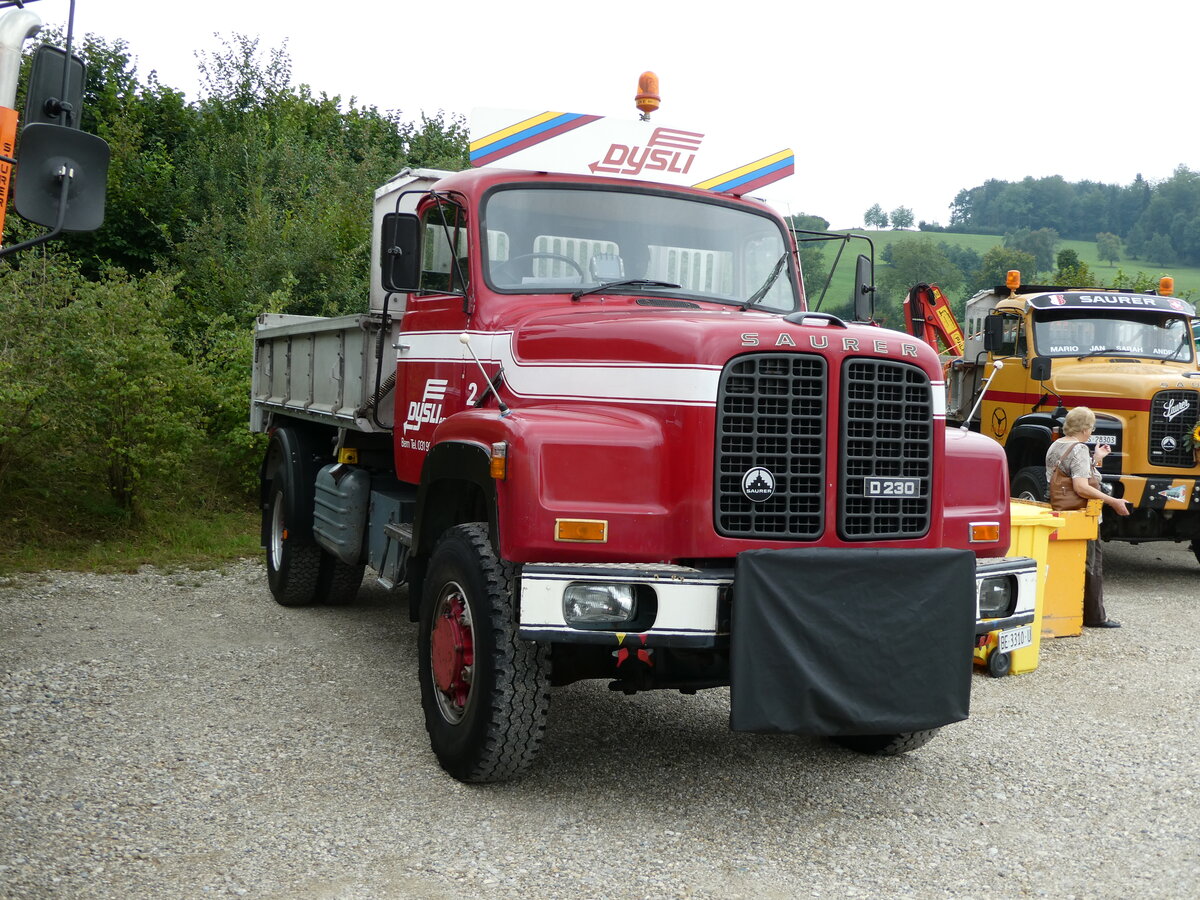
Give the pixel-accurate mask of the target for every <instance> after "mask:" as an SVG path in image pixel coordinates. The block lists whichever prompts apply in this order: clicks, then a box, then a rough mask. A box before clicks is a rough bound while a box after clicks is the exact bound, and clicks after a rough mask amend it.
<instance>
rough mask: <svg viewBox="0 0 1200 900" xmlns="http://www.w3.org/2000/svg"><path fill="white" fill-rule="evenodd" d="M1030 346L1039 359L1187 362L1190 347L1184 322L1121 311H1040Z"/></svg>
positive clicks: (1142, 312)
mask: <svg viewBox="0 0 1200 900" xmlns="http://www.w3.org/2000/svg"><path fill="white" fill-rule="evenodd" d="M1033 338H1034V345H1035V348H1036V350H1037V353H1038V355H1040V356H1071V357H1079V356H1087V355H1090V354H1095V355H1097V356H1136V357H1148V358H1150V359H1158V360H1168V359H1169V360H1173V361H1177V362H1191V361H1192V359H1193V347H1192V340H1191V334H1190V333H1189V331H1188V327H1187V319H1186V318H1185V317H1183V316H1174V315H1164V314H1163V313H1159V312H1150V311H1135V310H1125V311H1122V312H1120V313H1108V314H1105V315H1094V314H1091V311H1090V310H1089V311H1087V312H1077V311H1074V310H1064V311H1062V312H1041V313H1039V314H1038V316H1037V318H1036V319H1035V320H1034V326H1033Z"/></svg>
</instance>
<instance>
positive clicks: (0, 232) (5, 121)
mask: <svg viewBox="0 0 1200 900" xmlns="http://www.w3.org/2000/svg"><path fill="white" fill-rule="evenodd" d="M16 140H17V111H16V110H15V109H9V108H8V107H7V106H0V154H3V155H4V156H7V157H10V158H11V157H12V155H13V150H14V149H15V145H16ZM11 183H12V165H11V164H10V163H6V162H0V244H3V243H4V213H5V211H6V210H7V209H8V189H9V185H10V184H11Z"/></svg>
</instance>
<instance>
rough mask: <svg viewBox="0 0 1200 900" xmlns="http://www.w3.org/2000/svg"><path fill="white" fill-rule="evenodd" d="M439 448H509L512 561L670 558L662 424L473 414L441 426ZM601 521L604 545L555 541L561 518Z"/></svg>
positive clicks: (505, 519) (499, 495) (503, 488)
mask: <svg viewBox="0 0 1200 900" xmlns="http://www.w3.org/2000/svg"><path fill="white" fill-rule="evenodd" d="M435 441H437V442H439V443H440V442H442V441H460V442H471V443H474V444H476V445H477V446H480V447H489V448H490V446H491V444H492V443H496V442H500V441H503V442H505V443H506V444H507V474H506V476H505V478H504V479H503V480H501V481H497V482H495V488H496V510H497V512H496V520H497V523H498V528H497V529H496V530H497V532H498V534H499V547H498V549H499V551H500V555H501V557H502V558H504V559H508V560H512V561H514V562H528V561H539V562H572V561H574V562H579V561H589V560H602V559H611V558H613V557H614V555H616V556H618V557H619V558H621V559H624V560H629V561H635V562H636V561H654V560H658V559H661V558H662V554H663V547H665V546H667V545H668V543H669V538H668V535H669V525H670V521H669V518H670V517H669V515H668V513H669V510H670V506H671V504H670V502H669V499H668V497H667V492H668V490H669V485H670V483H671V478H670V477H668V474H667V469H668V467H669V466H670V465H671V460H670V459H669V458H668V456H669V454H668V453H667V450H666V441H665V439H664V435H663V425H662V423H661V422H660V421H659V420H658V419H656V418H654V417H653V416H650V415H646V414H644V413H639V412H637V411H634V410H623V409H614V408H611V407H600V406H583V405H571V406H570V407H555V406H540V407H536V408H532V409H520V410H513V411H512V412H510V413H509V414H508V415H506V416H500V415H498V414H497V413H496V412H495V411H494V410H467V411H464V412H462V413H458V414H456V415H454V416H451V417H450V418H448V419H446V421H444V422H443V423H442V424H441V425H439V426H438V429H437V432H436V434H435ZM562 518H575V519H602V520H604V521H606V522H608V523H609V528H608V534H609V539H608V541H606V542H604V543H573V542H566V541H559V540H557V539H556V533H555V522H556V520H557V519H562Z"/></svg>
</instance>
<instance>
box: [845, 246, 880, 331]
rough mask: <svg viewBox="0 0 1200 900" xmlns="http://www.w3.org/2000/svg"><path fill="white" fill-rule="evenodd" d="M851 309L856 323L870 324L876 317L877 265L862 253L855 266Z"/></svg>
mask: <svg viewBox="0 0 1200 900" xmlns="http://www.w3.org/2000/svg"><path fill="white" fill-rule="evenodd" d="M851 308H852V309H853V311H854V321H856V322H870V321H871V320H872V319H873V318H874V317H875V265H874V264H873V263H872V262H871V260H870V259H869V258H868V257H866V256H864V255H863V254H861V253H860V254H859V255H858V261H857V262H856V263H855V264H854V296H853V297H852V298H851Z"/></svg>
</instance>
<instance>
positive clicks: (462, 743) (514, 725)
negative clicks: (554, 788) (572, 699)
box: [417, 523, 550, 783]
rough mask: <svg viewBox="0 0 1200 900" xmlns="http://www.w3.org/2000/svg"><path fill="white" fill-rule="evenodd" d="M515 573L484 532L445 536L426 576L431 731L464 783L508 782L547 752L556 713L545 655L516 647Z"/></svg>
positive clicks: (420, 645)
mask: <svg viewBox="0 0 1200 900" xmlns="http://www.w3.org/2000/svg"><path fill="white" fill-rule="evenodd" d="M512 592H513V567H512V565H511V564H509V563H504V562H501V561H500V560H499V559H497V558H496V555H495V553H494V552H493V550H492V546H491V542H490V541H489V540H488V530H487V526H486V525H484V524H482V523H473V524H470V525H458V526H455V527H454V528H451V529H450V530H448V531H447V532H446V533H445V535H443V536H442V538H441V539H440V540H439V541H438V543H437V546H435V547H434V550H433V554H432V556H431V557H430V560H429V568H428V572H427V574H426V576H425V589H424V593H423V596H422V598H421V617H420V627H419V629H418V634H417V654H418V669H419V678H420V682H421V706H422V708H423V709H424V712H425V728H426V730H427V731H428V732H429V741H430V744H431V746H432V747H433V752H434V754H435V755H436V756H437V758H438V762H439V763H440V764H441V766H442V768H443V769H445V770H446V771H447V772H448V773H449V774H451V775H452V776H454V777H455V778H457V779H458V780H459V781H464V782H471V783H478V782H489V781H503V780H505V779H507V778H511V777H512V776H514V775H516V774H518V773H520V772H522V771H523V770H525V769H526V768H528V766H529V765H530V764H531V763H532V762H533V760H534V758H535V757H536V756H537V752H538V750H539V749H541V744H542V737H543V735H544V733H545V730H546V717H547V714H548V711H549V707H550V691H549V683H550V661H549V655H548V653H547V650H546V648H545V647H543V646H539V645H536V644H531V643H528V642H526V641H522V640H521V639H520V638H519V637H517V623H516V616H515V612H514V603H513V595H512Z"/></svg>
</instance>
